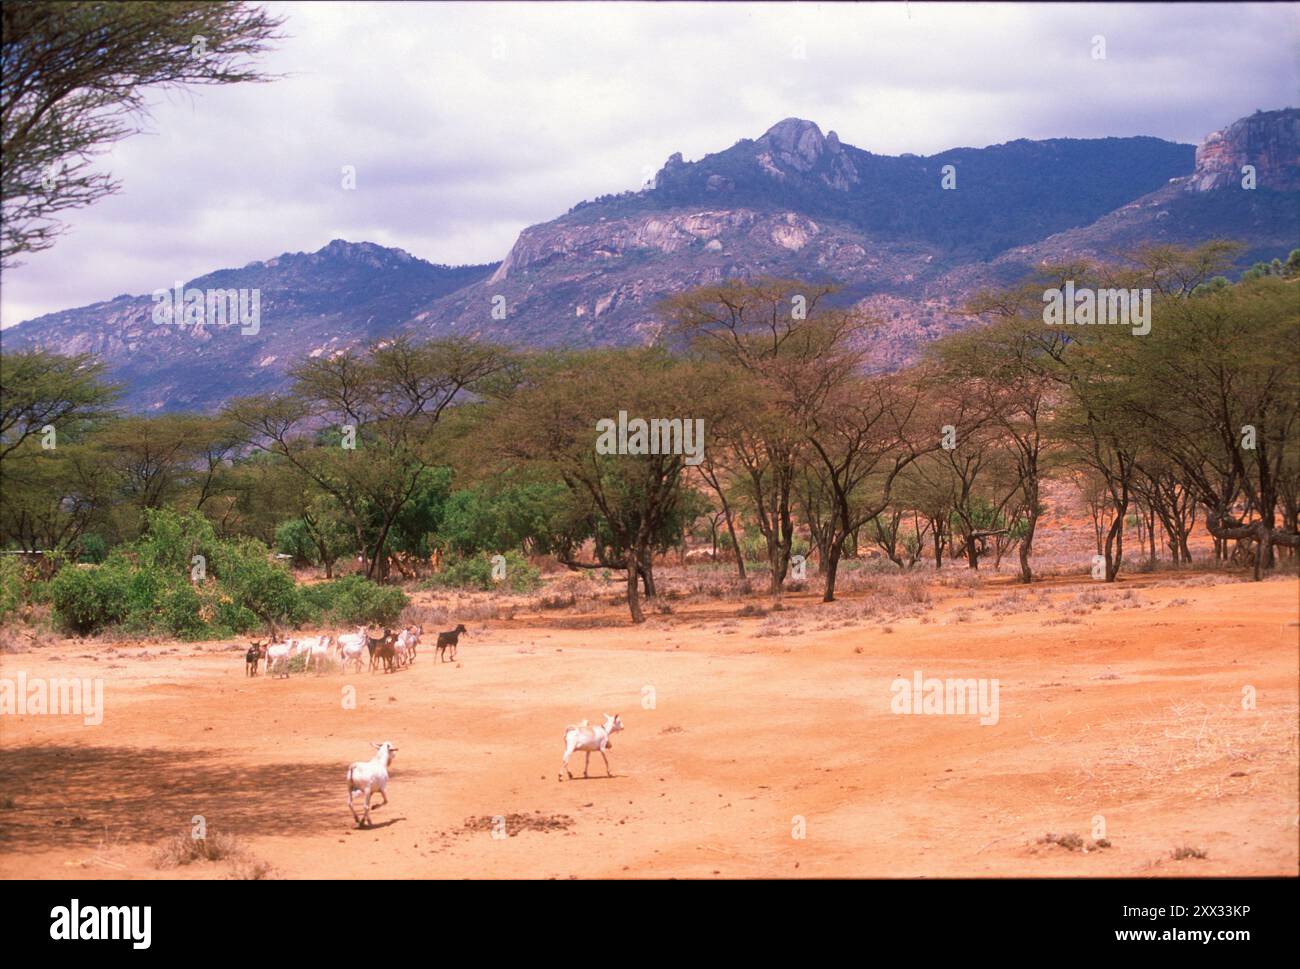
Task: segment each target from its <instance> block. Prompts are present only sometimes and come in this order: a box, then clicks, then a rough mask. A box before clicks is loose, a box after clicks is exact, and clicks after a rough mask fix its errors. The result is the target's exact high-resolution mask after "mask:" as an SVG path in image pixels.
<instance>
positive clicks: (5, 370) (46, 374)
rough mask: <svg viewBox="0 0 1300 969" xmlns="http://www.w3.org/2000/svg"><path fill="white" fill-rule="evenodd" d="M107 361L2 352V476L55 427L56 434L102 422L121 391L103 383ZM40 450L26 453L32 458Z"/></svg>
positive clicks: (84, 355)
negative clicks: (9, 464)
mask: <svg viewBox="0 0 1300 969" xmlns="http://www.w3.org/2000/svg"><path fill="white" fill-rule="evenodd" d="M105 372H106V368H105V366H104V364H103V363H101V362H100V361H98V360H96V359H95V358H94V357H92V356H91V355H90V354H88V353H82V354H76V355H74V356H64V355H62V354H57V353H50V352H48V351H45V350H20V351H18V352H16V353H0V475H3V474H4V471H5V461H6V459H9V458H10V457H13V456H16V452H18V451H19V450H20V449H22V448H24V445H26V444H27V443H28V442H29V441H30V440H31V439H32V438H33V437H35V436H36V435H43V434H44V433H45V428H46V427H53V428H54V429H55V432H56V446H57V435H58V434H66V433H67V432H70V431H71V432H73V433H76V432H77V431H78V430H80V429H82V428H84V427H86V426H88V425H90V424H94V423H97V422H102V421H103V420H104V419H106V418H107V417H109V416H111V415H112V413H113V410H112V404H113V402H114V401H115V400H116V399H117V397H118V396H119V393H120V388H119V387H118V386H117V385H115V384H110V383H108V382H107V381H106V380H105ZM36 453H38V452H36V451H32V450H31V449H26V450H25V451H24V455H25V456H26V457H31V456H33V455H35V454H36Z"/></svg>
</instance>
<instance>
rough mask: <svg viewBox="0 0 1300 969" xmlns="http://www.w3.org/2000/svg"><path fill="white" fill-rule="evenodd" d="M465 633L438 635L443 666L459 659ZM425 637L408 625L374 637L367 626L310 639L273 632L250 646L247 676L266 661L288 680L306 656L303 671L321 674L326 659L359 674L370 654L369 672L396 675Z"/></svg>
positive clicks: (458, 628) (461, 629) (457, 630)
mask: <svg viewBox="0 0 1300 969" xmlns="http://www.w3.org/2000/svg"><path fill="white" fill-rule="evenodd" d="M465 633H466V629H465V627H464V625H457V626H456V628H455V629H451V630H448V631H447V632H445V633H438V642H437V644H436V649H437V657H438V658H439V659H441V660H442V661H443V662H444V663H445V662H448V660H449V659H450V660H455V659H456V650H457V647H458V646H459V644H460V637H461V636H463V635H464V634H465ZM423 634H424V628H423V627H421V626H406V627H404V628H402V629H397V630H390V629H388V628H385V629H384V631H383V634H382V635H380V636H371V635H370V630H369V629H368V628H366V627H365V626H358V627H357V631H356V632H354V633H343V634H341V635H337V636H336V635H331V634H329V633H326V634H324V635H321V636H310V637H306V638H303V639H284V640H282V639H280V638H279V637H278V636H276V635H275V634H274V633H272V634H271V638H270V639H267V640H257V641H255V642H253V643H252V644H251V645H250V646H249V647H248V652H246V653H245V654H244V674H245V675H246V676H256V675H257V671H258V667H259V666H260V665H261V663H262V661H263V660H265V661H266V672H267V673H268V674H269V675H271V676H280V677H284V678H286V679H287V678H288V676H289V663H290V661H291V660H293V659H294V658H295V657H298V656H302V657H305V659H304V661H303V669H304V670H308V669H311V668H313V667H315V668H316V669H317V670H318V671H319V670H320V669H321V668H322V667H323V666H324V664H325V662H326V661H327V660H337V661H338V662H340V663H341V664H342V665H343V671H344V672H347V671H348V669H349V668H354V669H355V670H356V672H358V673H360V672H361V669H362V667H363V666H365V664H366V658H367V654H368V655H369V660H370V672H372V673H373V672H375V671H376V670H378V669H380V668H381V667H382V669H383V671H384V672H385V673H393V672H396V671H397V670H399V669H402V668H403V667H405V666H409V665H411V664H412V663H414V662H415V655H416V653H417V651H418V650H419V646H420V637H421V636H422V635H423Z"/></svg>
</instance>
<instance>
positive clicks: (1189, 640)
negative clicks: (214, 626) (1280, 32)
mask: <svg viewBox="0 0 1300 969" xmlns="http://www.w3.org/2000/svg"><path fill="white" fill-rule="evenodd" d="M1079 587H1080V586H1079V583H1078V582H1077V581H1076V582H1073V583H1065V582H1060V583H1058V584H1057V586H1056V591H1054V592H1053V601H1055V602H1059V603H1065V602H1066V601H1067V600H1069V599H1070V598H1071V597H1072V596H1074V595H1075V594H1076V593H1077V592H1078V589H1079ZM1009 588H1010V586H1009V584H1008V585H999V584H996V583H995V584H992V585H991V586H990V587H989V588H985V589H983V590H981V591H980V592H978V593H977V594H976V596H975V597H974V598H973V599H972V598H966V597H963V598H962V599H961V600H960V602H959V601H957V600H956V599H953V598H949V599H939V600H937V601H936V603H935V604H934V607H933V609H932V610H931V611H930V613H929V621H928V622H922V621H921V620H920V619H919V618H915V617H914V618H909V619H906V620H902V621H898V622H894V623H893V624H892V625H891V626H890V631H886V629H885V628H884V627H882V626H881V625H879V624H876V623H871V622H864V623H860V624H855V625H853V626H849V627H839V628H834V629H821V630H816V631H814V630H811V629H806V630H805V631H802V632H799V633H792V634H790V635H788V636H785V637H772V636H767V637H760V636H757V635H756V632H757V631H758V629H759V628H760V621H759V620H755V619H730V618H728V617H734V616H735V613H736V611H737V609H738V607H737V606H736V605H735V604H714V605H707V606H700V607H698V608H692V607H689V606H686V607H682V608H679V609H678V610H677V612H676V613H675V614H674V615H672V616H665V617H659V618H656V619H655V620H654V621H653V622H652V623H650V624H647V626H645V627H642V628H632V627H631V626H629V625H622V626H620V627H617V628H596V629H578V628H565V625H566V620H564V619H563V618H562V617H558V616H547V617H531V618H521V619H519V620H515V621H512V622H504V621H502V622H490V623H486V624H483V623H475V624H471V632H470V635H469V636H467V637H466V638H465V639H464V640H462V646H461V651H460V657H459V662H458V663H455V664H452V663H446V664H438V663H436V662H435V659H434V655H433V650H432V648H431V647H429V646H428V645H426V647H425V648H424V649H423V650H422V652H421V655H420V657H419V659H418V661H417V662H416V663H415V665H414V666H413V667H412V668H410V669H407V670H403V671H400V672H397V673H394V674H391V675H390V674H382V673H376V674H369V673H363V674H360V675H356V674H349V675H345V674H343V673H339V672H335V673H331V674H323V675H313V674H305V675H297V676H294V677H292V678H291V679H289V680H275V679H271V678H268V677H266V676H260V677H258V678H256V679H246V678H245V676H244V670H243V658H242V655H241V654H239V653H235V652H220V653H218V652H212V651H211V650H210V647H209V648H206V649H205V648H202V647H195V646H194V645H191V644H166V645H165V646H164V647H159V646H158V645H157V644H153V645H151V646H150V647H149V648H148V653H149V655H148V656H147V657H146V656H142V655H141V653H142V652H143V651H142V649H141V648H139V647H132V648H121V649H118V650H117V651H116V652H115V653H113V654H112V655H107V654H106V652H105V649H104V647H101V646H91V645H86V644H81V643H76V642H65V643H63V644H61V645H59V646H55V647H50V648H47V649H43V650H38V651H34V652H30V653H21V654H10V655H5V656H3V657H0V673H3V675H4V676H6V677H13V676H14V675H15V674H16V672H17V671H19V670H21V671H23V672H25V673H26V674H27V676H28V677H54V676H59V677H69V676H76V677H81V676H85V677H102V678H103V679H104V684H105V686H104V689H105V706H106V708H105V715H104V720H103V723H102V724H101V725H98V726H86V725H84V724H83V723H82V722H81V719H80V718H78V717H75V716H30V715H29V716H21V717H20V716H5V717H3V718H0V791H2V793H3V798H4V800H3V802H0V803H3V808H2V809H0V876H4V877H10V878H13V877H34V878H60V877H77V878H98V877H104V878H128V877H129V878H157V877H168V878H175V877H179V878H214V877H229V875H230V870H231V869H230V868H229V867H228V866H227V865H225V864H223V863H221V862H206V863H199V864H193V865H187V866H184V867H181V868H175V869H163V870H160V869H158V868H157V867H155V862H154V853H155V851H156V849H157V846H158V845H159V844H160V843H161V842H163V841H165V840H166V839H169V838H172V837H175V836H176V835H178V834H185V833H187V832H189V831H190V828H191V823H192V819H193V817H194V816H195V815H202V816H203V817H204V818H205V820H206V824H207V825H208V828H209V831H213V832H224V833H227V834H231V835H234V836H235V837H236V838H238V839H239V841H240V842H241V843H242V844H243V846H244V848H245V850H246V852H247V853H248V855H249V856H250V857H253V858H256V859H260V860H264V861H265V862H268V863H269V864H270V865H271V866H272V872H273V875H274V876H278V877H288V878H303V877H324V878H356V877H376V878H463V877H479V878H503V877H526V878H568V877H637V876H641V877H686V878H711V877H724V878H734V877H753V876H767V877H845V876H848V877H855V876H870V877H902V878H919V877H942V876H949V877H951V876H976V877H996V876H1007V875H1016V876H1080V875H1086V876H1099V875H1101V876H1105V875H1138V876H1143V875H1152V876H1160V875H1180V876H1187V875H1207V876H1208V875H1296V874H1297V866H1298V864H1300V862H1298V859H1297V840H1298V837H1300V828H1298V827H1297V825H1298V823H1300V816H1298V797H1297V787H1298V785H1300V780H1298V775H1300V768H1298V757H1297V701H1298V699H1300V697H1298V696H1297V682H1298V673H1300V670H1298V665H1300V663H1298V655H1300V646H1298V639H1300V626H1297V619H1298V618H1300V617H1298V608H1300V607H1298V604H1297V585H1296V582H1295V580H1294V579H1291V580H1275V581H1270V582H1265V583H1260V584H1253V583H1235V582H1234V583H1227V584H1219V585H1200V586H1198V585H1195V584H1189V585H1188V587H1186V588H1179V587H1171V586H1169V585H1167V584H1165V585H1163V586H1156V585H1155V584H1154V583H1146V584H1144V583H1143V581H1142V578H1141V577H1135V578H1134V579H1133V580H1131V581H1129V582H1128V583H1125V588H1129V589H1136V590H1138V591H1139V593H1140V595H1141V599H1142V602H1143V604H1142V605H1141V606H1140V607H1137V608H1117V607H1115V606H1111V605H1104V606H1101V607H1099V608H1097V609H1095V610H1094V611H1091V612H1089V613H1088V614H1087V615H1084V616H1081V617H1077V618H1075V619H1073V620H1072V621H1069V622H1065V623H1059V624H1049V622H1050V621H1051V620H1052V619H1054V618H1059V617H1058V616H1057V610H1056V609H1051V608H1049V609H1046V610H1044V609H1043V608H1042V607H1041V605H1038V606H1037V610H1036V611H1034V612H1025V611H1021V612H1010V613H1008V614H1005V615H992V614H989V613H987V612H981V611H978V610H977V611H975V613H974V614H973V615H972V616H971V617H970V618H969V621H958V620H957V618H956V613H955V612H954V609H956V608H958V607H961V606H967V607H969V606H970V605H972V604H974V605H976V606H978V604H979V603H980V601H981V600H982V599H988V598H990V597H994V598H995V597H996V596H998V595H1000V594H1006V593H1007V592H1008V590H1009ZM943 594H944V595H947V596H949V597H951V596H952V593H951V591H950V590H945V591H944V592H943ZM787 604H788V605H789V606H790V607H791V611H790V613H789V614H790V615H793V616H795V617H808V618H809V619H810V620H815V618H816V616H817V615H818V612H817V611H818V610H819V609H821V608H823V607H822V606H821V605H820V604H818V603H817V602H816V601H815V598H814V597H812V596H798V597H791V599H789V600H788V601H787ZM1036 605H1037V604H1036ZM783 615H785V614H783ZM567 624H568V625H574V624H575V623H574V622H572V621H568V622H567ZM428 638H430V637H426V639H428ZM166 648H175V649H176V651H175V652H161V649H166ZM918 670H919V671H921V672H922V674H923V675H924V676H925V677H941V678H946V677H983V678H996V679H997V680H998V681H999V711H998V712H999V717H998V722H997V723H996V724H993V725H986V726H981V725H980V724H979V722H978V718H977V717H975V716H969V715H964V716H963V715H954V716H906V715H897V714H895V713H893V712H891V699H892V698H893V696H894V694H893V693H891V683H893V681H894V680H895V679H896V678H899V677H902V678H905V679H909V680H910V679H911V678H912V677H913V675H914V672H915V671H918ZM348 690H355V706H354V708H348V706H347V704H346V703H345V700H346V699H347V697H348V695H349V694H348V692H347V691H348ZM1243 690H1246V691H1247V692H1248V693H1249V692H1250V691H1252V690H1253V695H1254V697H1255V708H1254V709H1253V710H1252V709H1243V703H1242V699H1243ZM649 691H653V693H652V694H651V693H650V692H649ZM651 696H652V698H653V704H651V703H650V699H651ZM603 712H609V713H621V714H622V716H623V719H624V721H625V723H626V727H627V729H626V730H625V731H624V732H623V733H621V734H618V735H616V736H615V738H614V746H613V749H612V751H611V752H610V759H611V763H612V765H613V767H614V771H615V775H616V776H615V777H613V778H607V777H605V776H604V770H603V765H602V764H601V763H600V758H599V756H596V757H594V758H593V762H592V767H591V778H590V779H587V780H583V779H581V768H582V756H581V755H577V756H576V757H575V760H574V766H575V767H576V771H575V773H577V774H578V775H579V779H577V780H575V781H568V780H566V781H564V782H559V781H557V772H558V768H559V762H560V756H561V753H562V747H563V744H562V740H561V735H562V732H563V729H564V727H565V725H566V724H568V723H572V722H574V721H575V720H576V719H578V718H583V717H586V718H589V719H591V720H593V721H594V720H596V719H598V718H599V716H600V714H602V713H603ZM372 740H374V741H379V740H392V741H393V742H394V743H395V744H396V745H397V746H398V747H399V748H400V750H399V753H398V754H397V758H396V762H395V763H394V765H393V770H392V781H391V784H390V788H389V797H390V798H391V802H390V803H389V805H388V806H387V807H385V808H383V809H381V810H379V811H377V812H375V821H376V826H375V827H374V828H373V829H369V830H357V829H356V827H355V825H354V824H353V823H352V819H351V816H350V815H349V813H348V811H347V807H346V783H345V779H344V777H345V771H346V768H347V765H348V763H349V762H350V761H352V760H358V759H365V758H366V757H368V756H369V753H370V748H369V742H370V741H372ZM377 800H378V799H376V801H377ZM515 816H520V817H515ZM496 817H505V818H506V824H505V827H506V836H505V837H494V836H493V832H492V825H493V820H492V819H493V818H496ZM521 817H522V818H523V819H527V821H528V823H527V824H524V823H521ZM475 819H485V820H478V821H475ZM800 819H802V827H803V834H804V836H803V837H795V835H796V834H797V833H799V830H798V829H799V827H800ZM1099 819H1100V820H1099ZM467 821H470V822H471V823H470V824H469V825H468V826H467ZM1098 824H1104V832H1102V831H1101V829H1100V828H1098V827H1097V825H1098ZM1046 832H1054V833H1057V834H1065V833H1077V834H1079V835H1080V836H1081V837H1082V838H1083V839H1085V841H1087V840H1090V839H1093V838H1095V837H1097V836H1098V835H1099V834H1103V833H1104V836H1105V838H1106V839H1107V840H1109V842H1110V845H1111V846H1110V847H1109V848H1104V849H1099V850H1092V851H1088V852H1082V851H1071V850H1067V849H1066V848H1063V847H1059V846H1055V845H1043V844H1039V843H1038V839H1039V838H1041V837H1042V836H1043V835H1044V833H1046ZM1182 845H1191V846H1194V847H1197V848H1199V849H1202V850H1203V851H1204V852H1205V854H1206V856H1207V857H1205V858H1203V859H1196V858H1189V859H1185V860H1180V861H1175V860H1173V859H1172V858H1171V857H1170V852H1171V850H1172V849H1174V848H1176V847H1179V846H1182Z"/></svg>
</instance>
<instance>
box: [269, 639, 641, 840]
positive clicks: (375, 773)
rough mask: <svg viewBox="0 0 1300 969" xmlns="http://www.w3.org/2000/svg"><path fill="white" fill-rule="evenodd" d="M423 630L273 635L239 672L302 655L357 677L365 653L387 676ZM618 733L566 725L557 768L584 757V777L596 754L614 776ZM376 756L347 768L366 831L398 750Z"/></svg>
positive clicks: (280, 671) (410, 659)
mask: <svg viewBox="0 0 1300 969" xmlns="http://www.w3.org/2000/svg"><path fill="white" fill-rule="evenodd" d="M465 633H466V629H465V627H464V625H463V624H458V625H457V626H456V628H455V629H450V630H448V631H447V632H443V633H438V640H437V643H436V650H437V653H436V655H437V658H438V659H441V660H442V661H443V662H444V663H445V662H448V661H449V660H451V661H454V660H455V659H456V650H457V647H458V646H459V644H460V637H461V636H463V635H465ZM423 634H424V629H423V628H422V627H421V626H418V625H412V626H406V627H404V628H402V629H398V630H390V629H387V628H385V629H384V631H383V634H382V635H380V636H371V635H370V630H369V629H368V628H366V627H365V626H359V627H357V631H356V632H354V633H343V634H340V635H332V634H328V633H326V634H324V635H321V636H310V637H306V638H302V639H285V640H282V639H280V638H279V637H278V636H277V635H276V634H275V633H274V632H273V633H272V634H271V638H270V639H268V640H259V641H256V642H254V643H253V644H252V645H250V646H249V647H248V652H247V653H245V654H244V673H245V675H246V676H257V673H258V667H259V666H260V665H261V663H262V661H263V660H265V661H266V671H267V673H268V674H269V675H271V676H283V677H284V678H286V679H287V678H288V676H289V663H290V661H291V660H293V659H294V658H296V657H298V656H302V657H305V659H304V662H303V669H304V670H309V669H311V668H312V667H313V666H314V667H315V668H316V669H317V671H319V670H321V668H322V667H323V666H324V664H325V662H326V661H327V660H331V659H337V660H338V661H339V662H340V663H342V665H343V670H344V672H347V671H348V669H350V668H353V669H355V670H356V671H357V672H358V673H360V672H361V669H362V667H363V666H364V665H365V658H366V655H367V653H368V654H369V659H370V671H371V672H372V673H373V672H375V671H376V670H378V669H380V668H381V667H382V668H383V670H384V672H385V673H392V672H395V671H397V670H399V669H401V668H402V667H404V666H409V665H410V664H412V663H414V662H415V656H416V653H417V652H418V650H419V646H420V637H421V636H422V635H423ZM622 729H623V718H622V717H621V716H619V715H618V714H614V715H613V716H611V715H610V714H608V713H607V714H605V718H604V722H603V723H601V724H591V723H588V722H587V721H586V720H582V721H580V722H578V723H576V724H570V725H569V726H568V727H566V728H565V730H564V759H563V760H562V761H561V764H560V769H561V771H562V772H563V773H562V774H561V775H560V779H561V780H562V779H563V776H564V774H568V776H569V779H570V780H572V779H573V774H572V773H570V772H569V758H571V757H572V756H573V755H574V754H575V753H578V752H582V753H584V754H586V759H585V761H584V762H583V766H582V776H583V777H586V776H587V767H588V766H589V764H590V763H591V755H592V753H593V752H596V753H599V754H600V756H601V758H602V759H603V760H604V761H605V773H606V774H608V775H609V776H611V777H612V776H614V775H613V771H612V770H611V769H610V766H609V757H608V755H607V754H606V751H608V750H610V749H612V748H613V746H614V745H613V742H612V737H613V735H614V734H616V733H618V732H619V731H621V730H622ZM371 746H372V747H374V748H375V754H374V756H373V757H371V758H370V760H363V761H356V762H355V763H353V764H352V765H350V766H349V767H348V809H349V810H350V811H351V812H352V817H353V819H354V820H355V821H356V823H357V826H358V827H363V828H364V827H367V826H369V825H370V824H371V823H372V822H371V820H370V812H371V811H372V810H375V809H378V808H381V807H383V806H384V805H385V804H387V803H388V767H389V765H390V764H391V763H392V761H393V755H394V754H396V753H397V748H396V747H394V746H393V744H392V743H391V742H389V741H385V742H383V743H372V744H371ZM374 794H378V795H379V796H380V797H382V798H383V801H382V802H381V803H380V804H376V805H371V803H370V798H371V796H372V795H374ZM358 796H359V797H360V798H361V800H362V803H363V805H364V807H363V810H362V813H360V814H358V813H357V804H356V798H357V797H358Z"/></svg>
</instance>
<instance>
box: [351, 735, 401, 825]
mask: <svg viewBox="0 0 1300 969" xmlns="http://www.w3.org/2000/svg"><path fill="white" fill-rule="evenodd" d="M370 746H371V747H374V748H375V756H373V757H371V758H370V759H369V760H359V761H356V762H355V763H354V764H353V765H352V766H351V767H349V768H348V810H349V811H351V812H352V820H354V821H356V822H357V827H359V828H364V827H366V826H367V825H369V824H370V811H371V808H370V796H371V795H372V794H373V793H374V792H375V791H378V792H379V796H380V797H382V798H383V799H384V802H383V804H376V805H375V807H374V810H376V811H378V810H379V809H380V808H381V807H383V806H384V804H387V803H388V765H389V764H391V763H392V762H393V755H394V754H396V753H397V748H396V747H394V746H393V745H392V744H391V743H389V742H388V741H386V740H385V741H384V742H383V743H382V744H376V743H373V742H372V743H371V744H370ZM357 794H360V795H362V797H363V798H364V801H365V814H364V815H362V816H361V817H358V816H357V809H356V808H355V807H353V805H352V799H353V797H355V796H356V795H357Z"/></svg>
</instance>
